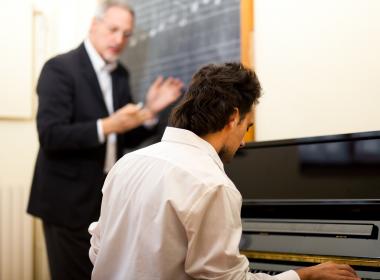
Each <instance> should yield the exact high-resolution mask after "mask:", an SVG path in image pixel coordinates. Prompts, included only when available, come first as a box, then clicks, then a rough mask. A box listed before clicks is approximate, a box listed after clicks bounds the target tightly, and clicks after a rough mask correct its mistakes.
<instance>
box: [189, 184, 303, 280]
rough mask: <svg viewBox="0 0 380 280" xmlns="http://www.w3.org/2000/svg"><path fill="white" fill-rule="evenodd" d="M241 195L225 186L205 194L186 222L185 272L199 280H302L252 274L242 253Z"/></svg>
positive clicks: (292, 274) (283, 275)
mask: <svg viewBox="0 0 380 280" xmlns="http://www.w3.org/2000/svg"><path fill="white" fill-rule="evenodd" d="M240 209H241V195H240V193H239V192H238V191H237V190H235V189H232V188H230V187H226V186H217V187H215V188H212V189H211V190H210V191H208V192H206V193H205V194H204V195H203V196H202V197H201V198H200V199H198V200H197V201H196V203H195V204H194V205H193V207H192V209H191V211H190V213H189V214H188V215H187V217H186V218H185V221H184V223H185V228H186V234H187V238H188V250H187V256H186V261H185V271H186V273H187V274H189V275H190V276H191V277H193V278H196V279H213V280H243V279H251V280H300V279H299V277H298V275H297V273H296V272H294V271H288V272H285V273H281V274H279V275H276V276H271V275H268V274H263V273H257V274H252V273H250V272H249V262H248V259H247V258H246V257H245V256H243V255H241V254H240V252H239V242H240V239H241V232H242V226H241V219H240Z"/></svg>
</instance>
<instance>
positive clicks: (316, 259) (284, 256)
mask: <svg viewBox="0 0 380 280" xmlns="http://www.w3.org/2000/svg"><path fill="white" fill-rule="evenodd" d="M240 253H241V254H243V255H245V256H246V257H247V258H250V259H252V260H273V261H290V262H308V263H316V264H317V263H323V262H327V261H333V262H336V263H343V264H348V265H355V266H356V265H357V266H367V267H380V260H378V259H371V258H353V257H340V256H319V255H302V254H288V253H272V252H258V251H241V252H240Z"/></svg>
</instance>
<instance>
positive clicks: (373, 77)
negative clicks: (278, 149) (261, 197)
mask: <svg viewBox="0 0 380 280" xmlns="http://www.w3.org/2000/svg"><path fill="white" fill-rule="evenodd" d="M379 14H380V1H378V0H255V32H254V36H253V40H254V64H255V68H256V71H257V73H258V76H259V79H260V80H261V82H262V86H263V89H264V95H263V98H262V99H261V102H260V104H259V106H258V107H257V114H256V136H257V140H268V139H281V138H294V137H302V136H314V135H324V134H337V133H348V132H357V131H370V130H379V129H380V121H379V120H380V110H379V109H378V105H379V104H380V94H379V91H380V52H379V50H380V19H379Z"/></svg>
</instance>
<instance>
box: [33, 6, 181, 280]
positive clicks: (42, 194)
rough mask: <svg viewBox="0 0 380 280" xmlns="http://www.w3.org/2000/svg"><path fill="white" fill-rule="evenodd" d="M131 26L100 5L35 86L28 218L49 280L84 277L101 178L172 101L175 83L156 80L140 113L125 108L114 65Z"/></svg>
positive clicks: (125, 92) (123, 14) (124, 76)
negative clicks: (34, 221) (79, 38)
mask: <svg viewBox="0 0 380 280" xmlns="http://www.w3.org/2000/svg"><path fill="white" fill-rule="evenodd" d="M133 26H134V13H133V11H132V9H131V8H130V7H129V6H128V5H126V4H124V3H122V2H120V1H108V2H106V3H104V4H102V5H101V6H100V8H99V11H98V14H97V15H96V17H95V18H94V19H93V21H92V24H91V28H90V32H89V36H88V38H87V39H86V40H85V41H84V43H83V44H81V45H80V46H79V47H78V48H77V49H74V50H72V51H70V52H68V53H65V54H62V55H59V56H56V57H54V58H52V59H50V60H49V61H48V62H46V64H45V65H44V67H43V69H42V72H41V75H40V78H39V81H38V85H37V92H38V96H39V108H38V114H37V128H38V135H39V141H40V150H39V153H38V156H37V161H36V166H35V173H34V178H33V183H32V189H31V194H30V199H29V205H28V213H30V214H32V215H35V216H37V217H40V218H41V219H42V221H43V228H44V235H45V241H46V247H47V251H48V259H49V266H50V272H51V276H52V279H66V280H67V279H89V278H90V275H91V270H92V264H91V262H90V260H89V258H88V250H89V247H90V245H89V244H90V243H89V242H90V235H89V234H88V231H87V228H88V226H89V224H90V222H91V221H94V220H96V219H98V217H99V211H100V204H101V187H102V185H103V182H104V178H105V175H106V174H107V172H108V171H109V169H110V168H111V167H112V165H113V164H114V163H115V161H116V160H117V158H119V157H121V156H122V154H123V149H124V148H125V147H133V146H136V145H137V144H139V143H140V142H141V141H142V140H143V139H145V138H146V137H147V136H149V135H151V134H153V133H152V132H154V123H155V122H157V117H156V116H157V114H158V113H159V112H160V111H161V110H163V109H164V108H165V107H167V106H168V105H169V104H171V103H173V102H174V101H175V100H176V99H177V98H178V97H179V96H180V90H181V87H182V83H181V82H180V81H179V80H177V79H174V78H168V79H166V80H164V79H163V78H158V79H157V80H156V81H155V82H154V83H153V85H152V86H151V87H150V89H149V91H148V93H147V97H146V102H145V106H142V105H136V104H133V100H132V97H131V93H130V87H129V82H128V77H129V74H128V71H127V70H126V69H125V68H124V67H123V66H122V65H121V64H120V63H119V62H118V58H119V55H120V54H121V52H122V51H123V49H124V47H125V46H126V44H127V42H128V39H129V38H130V36H131V35H132V31H133ZM152 123H153V124H152ZM152 126H153V129H149V127H150V128H152Z"/></svg>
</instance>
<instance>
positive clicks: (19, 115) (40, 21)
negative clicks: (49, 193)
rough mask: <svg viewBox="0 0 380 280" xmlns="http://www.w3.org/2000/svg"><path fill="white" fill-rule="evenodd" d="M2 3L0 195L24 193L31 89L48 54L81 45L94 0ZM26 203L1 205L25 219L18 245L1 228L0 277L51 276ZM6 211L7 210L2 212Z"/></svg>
mask: <svg viewBox="0 0 380 280" xmlns="http://www.w3.org/2000/svg"><path fill="white" fill-rule="evenodd" d="M0 4H1V7H2V9H0V30H1V31H2V32H1V34H2V40H1V41H0V61H2V63H1V64H0V74H1V76H0V77H1V78H0V86H1V91H0V135H1V137H0V159H1V160H0V194H1V195H3V193H4V192H1V191H4V190H6V189H9V188H21V192H20V193H24V194H25V193H28V192H29V189H30V183H31V179H32V173H33V168H34V161H35V157H36V153H37V150H38V138H37V133H36V125H35V119H34V116H35V111H36V105H37V98H36V95H35V91H34V87H35V83H36V79H37V77H38V75H39V71H40V68H41V66H42V64H43V62H45V61H46V59H47V58H49V57H51V56H53V55H56V54H58V53H61V52H64V51H67V50H69V49H72V48H74V47H76V46H78V45H79V43H80V42H81V41H82V40H83V38H84V37H85V36H86V34H87V30H88V27H89V24H90V20H91V17H92V15H93V12H94V8H95V5H96V0H81V1H77V0H65V1H60V0H23V1H11V0H0ZM33 27H34V28H33ZM6 102H8V103H6ZM20 195H21V194H20ZM26 196H27V195H26ZM0 201H1V199H0ZM24 203H25V205H24V206H21V208H20V209H19V211H20V212H21V213H10V212H9V211H8V210H7V209H5V208H4V207H5V206H4V205H0V219H2V218H4V217H2V216H1V215H3V214H5V215H7V213H9V215H10V216H9V217H5V218H6V220H9V221H10V223H11V222H12V221H14V219H13V218H14V217H16V216H17V217H20V216H22V217H23V218H22V219H23V220H25V221H27V223H26V225H27V226H26V227H24V228H23V232H22V233H21V235H20V236H23V240H18V242H19V243H20V241H21V242H22V243H21V245H20V244H13V243H12V241H11V239H7V238H8V237H11V236H12V234H13V231H14V227H13V226H12V225H11V224H9V225H7V226H6V227H4V228H1V231H0V279H10V280H12V279H48V278H49V277H48V273H47V263H46V257H45V251H44V244H43V239H42V234H41V228H40V226H39V224H38V223H37V224H36V225H38V226H37V227H34V228H35V229H34V230H35V231H34V233H35V234H34V244H33V240H32V238H31V237H32V236H33V227H32V219H31V218H30V216H27V215H26V213H25V210H26V199H25V201H24ZM4 209H5V210H7V211H3V212H2V211H1V210H4ZM3 220H4V219H3ZM0 224H1V223H0ZM23 225H25V223H24V224H23ZM3 239H5V240H3ZM13 239H14V238H13ZM13 239H12V240H13ZM9 243H11V244H9ZM3 245H6V246H3ZM19 246H23V248H22V249H23V253H22V254H23V255H19V254H18V253H17V254H15V251H16V249H17V248H19ZM28 256H34V257H35V258H36V259H32V257H30V258H29V257H28ZM11 257H12V258H11ZM18 260H19V261H20V262H17V261H18ZM27 262H29V264H28V263H27ZM19 263H22V264H23V266H22V267H20V266H19ZM33 265H34V267H33ZM4 268H5V269H4Z"/></svg>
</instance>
